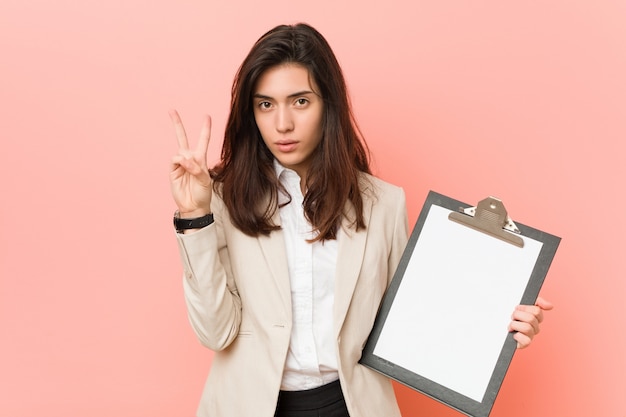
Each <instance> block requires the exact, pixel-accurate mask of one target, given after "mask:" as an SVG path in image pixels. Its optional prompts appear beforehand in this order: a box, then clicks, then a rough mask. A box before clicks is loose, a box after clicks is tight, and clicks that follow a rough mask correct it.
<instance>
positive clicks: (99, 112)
mask: <svg viewBox="0 0 626 417" xmlns="http://www.w3.org/2000/svg"><path fill="white" fill-rule="evenodd" d="M227 3H228V5H226V4H227ZM370 4H371V5H367V3H364V2H360V1H355V0H350V1H337V0H333V1H326V0H321V1H309V2H293V1H266V2H256V1H251V0H248V1H245V2H243V1H242V2H239V3H237V2H230V3H229V2H226V1H224V2H213V4H211V3H209V2H207V1H204V2H201V1H198V0H182V1H165V0H150V1H148V0H107V1H93V0H85V1H81V2H77V1H69V0H56V1H46V0H3V1H2V2H1V3H0V99H1V100H0V135H1V137H2V147H1V149H2V151H1V154H2V158H1V159H2V163H0V181H1V188H0V193H1V199H2V200H1V205H0V212H1V215H0V338H1V339H0V416H7V417H31V416H33V417H34V416H44V415H45V416H48V417H57V416H58V417H61V416H63V417H67V416H90V417H101V416H102V417H104V416H107V417H108V416H124V417H127V416H128V417H130V416H137V417H144V416H163V417H165V416H192V415H193V413H194V411H195V408H196V404H197V401H198V399H199V396H200V390H201V388H202V384H203V381H204V378H205V376H206V373H207V370H208V368H209V365H210V358H211V355H210V354H209V352H208V351H206V350H205V349H203V348H202V347H200V346H199V344H198V343H197V342H196V341H195V339H194V336H193V335H192V331H191V329H190V327H189V326H188V324H187V319H186V313H185V309H184V304H183V298H182V289H181V282H180V280H181V278H180V272H181V267H180V265H179V262H178V258H177V253H176V246H175V240H174V237H173V235H172V233H173V231H172V226H171V220H170V219H171V215H172V212H173V210H174V205H173V203H172V201H171V198H170V195H169V189H168V177H167V169H168V162H169V158H170V156H171V155H172V153H173V152H174V151H175V147H176V141H175V137H174V135H173V131H172V128H171V126H170V122H169V119H168V117H167V110H168V109H169V108H171V107H176V108H177V109H179V111H180V112H181V114H182V116H183V119H184V120H185V121H186V123H187V127H188V130H189V131H190V132H193V136H194V137H195V134H196V132H197V131H198V130H199V127H200V123H201V116H202V114H203V113H205V112H208V113H211V114H212V115H213V120H214V130H213V132H214V135H213V137H214V138H217V139H215V140H214V141H213V143H212V145H211V148H210V153H211V155H212V156H213V157H214V159H215V158H216V157H217V155H218V152H219V149H220V143H219V142H220V141H219V137H220V135H221V132H223V128H224V123H225V117H226V111H227V108H228V101H229V89H230V83H231V80H232V77H233V75H234V72H235V70H236V68H237V66H238V65H239V63H240V62H241V60H242V59H243V57H244V56H245V54H246V53H247V51H248V49H249V48H250V46H251V45H252V43H253V42H254V40H256V39H257V38H258V36H260V35H261V34H262V33H263V32H264V31H265V30H267V29H269V28H270V27H272V26H274V25H276V24H278V23H283V22H288V23H294V22H297V21H306V22H309V23H311V24H313V25H314V26H316V27H317V28H318V29H319V30H320V31H321V32H322V33H323V34H324V35H325V36H326V37H327V38H328V40H329V42H330V43H331V45H333V47H334V49H335V52H336V53H337V55H338V57H339V59H340V61H341V63H342V65H343V67H344V70H345V73H346V76H347V78H348V82H349V86H350V89H351V92H352V98H353V101H354V106H355V111H356V113H357V116H358V118H359V120H360V122H361V127H362V129H363V131H364V133H365V134H366V136H367V138H368V140H369V143H370V145H371V149H372V151H373V153H374V155H375V163H376V165H375V168H376V172H377V173H378V174H379V175H380V176H381V177H383V178H384V179H387V180H389V181H391V182H394V183H396V184H399V185H401V186H403V187H404V188H405V190H406V192H407V196H408V204H409V207H408V208H409V214H410V221H411V223H413V222H414V221H415V219H416V217H417V213H418V210H419V208H420V207H421V204H422V203H423V200H424V198H425V196H426V193H427V191H428V190H429V189H433V190H436V191H439V192H442V193H444V194H448V195H450V196H453V197H456V198H458V199H461V200H464V201H467V202H469V203H472V202H476V201H478V200H479V199H481V198H483V197H485V196H487V195H496V196H498V197H500V198H502V199H503V200H504V202H505V204H506V206H507V208H508V209H509V211H510V213H511V215H512V217H513V218H514V219H516V220H517V221H519V222H522V223H525V224H528V225H532V226H535V227H537V228H541V229H545V230H546V231H549V232H551V233H553V234H557V235H559V236H561V237H562V238H563V241H562V244H561V247H560V249H559V252H558V253H557V256H556V259H555V261H554V263H553V267H552V269H551V271H550V273H549V275H548V279H547V281H546V284H545V286H544V289H543V291H542V295H544V296H545V297H546V298H548V299H549V300H551V301H553V302H554V303H555V304H556V309H555V310H554V311H553V312H551V313H550V314H549V315H548V318H547V321H546V323H545V325H544V326H543V330H544V331H543V332H542V334H541V335H540V336H539V337H538V339H537V340H536V342H535V344H534V346H532V347H531V348H530V349H528V350H525V351H520V352H518V353H517V354H516V357H515V358H514V361H513V363H512V366H511V368H510V372H509V374H508V375H507V377H506V379H505V382H504V385H503V387H502V390H501V393H500V396H499V397H498V400H497V401H496V405H495V407H494V410H493V413H492V415H493V416H494V417H496V416H500V417H504V416H506V417H521V416H539V417H542V416H568V417H572V416H574V417H576V416H588V415H594V416H624V415H625V413H626V407H625V406H624V402H623V392H624V387H625V384H624V375H626V354H625V353H624V352H626V332H625V326H624V316H625V314H624V308H623V306H624V296H625V295H626V284H625V282H626V280H625V279H624V278H625V275H626V274H625V272H626V267H625V266H624V255H623V253H622V250H621V249H622V248H624V246H625V245H624V243H623V238H624V235H626V226H625V225H626V222H625V221H624V220H623V219H622V217H623V216H622V214H621V213H622V212H623V210H624V207H626V197H625V196H624V180H625V179H626V169H625V168H624V161H623V160H624V157H623V154H624V144H623V142H624V140H625V139H626V98H625V97H626V81H625V77H624V74H626V25H625V24H624V22H625V21H626V3H625V2H624V1H622V0H600V1H591V0H554V1H542V2H538V1H527V2H513V1H471V2H469V1H458V2H455V1H430V2H426V1H404V2H396V1H393V0H392V1H385V2H382V3H374V2H371V3H370ZM397 392H398V395H399V399H400V402H401V407H402V409H403V411H404V414H405V415H406V416H417V415H428V416H436V417H444V416H451V417H452V416H458V415H459V414H458V413H457V412H455V411H452V410H450V409H448V408H446V407H444V406H442V405H440V404H438V403H436V402H435V401H433V400H430V399H428V398H426V397H424V396H422V395H420V394H418V393H415V392H413V391H410V390H408V389H406V388H403V387H401V386H397ZM418 410H423V414H419V412H418ZM355 417H357V416H355Z"/></svg>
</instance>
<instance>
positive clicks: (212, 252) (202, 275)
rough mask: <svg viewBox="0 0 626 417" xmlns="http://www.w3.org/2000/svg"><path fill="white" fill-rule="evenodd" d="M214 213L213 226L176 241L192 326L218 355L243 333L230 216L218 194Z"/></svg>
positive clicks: (201, 339) (212, 207)
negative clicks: (226, 225)
mask: <svg viewBox="0 0 626 417" xmlns="http://www.w3.org/2000/svg"><path fill="white" fill-rule="evenodd" d="M211 209H212V211H213V215H214V218H215V222H214V223H213V224H211V225H209V226H207V227H205V228H203V229H201V230H198V231H196V232H195V233H190V234H179V233H176V237H177V242H178V248H179V253H180V259H181V262H182V265H183V271H184V276H183V289H184V295H185V302H186V304H187V315H188V317H189V322H190V323H191V326H192V328H193V330H194V332H195V334H196V336H197V337H198V340H199V341H200V343H201V344H202V345H204V346H206V347H208V348H209V349H211V350H215V351H217V350H222V349H224V348H226V347H227V346H228V345H230V343H232V341H233V340H234V339H235V337H237V334H238V333H239V326H240V324H241V299H240V297H239V293H238V291H237V286H236V284H235V281H234V279H233V274H232V270H231V267H230V258H229V255H228V246H227V244H226V238H225V234H224V221H225V220H224V216H225V215H227V213H226V211H225V208H224V206H223V204H221V200H220V199H219V197H218V196H217V195H215V194H214V197H213V201H212V203H211ZM226 221H228V220H226Z"/></svg>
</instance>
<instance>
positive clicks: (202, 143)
mask: <svg viewBox="0 0 626 417" xmlns="http://www.w3.org/2000/svg"><path fill="white" fill-rule="evenodd" d="M210 141H211V116H209V115H208V114H207V115H206V116H205V118H204V123H203V124H202V130H201V131H200V140H199V141H198V149H197V153H198V154H199V155H202V156H203V157H204V158H203V159H202V160H203V161H206V155H207V151H208V149H209V142H210Z"/></svg>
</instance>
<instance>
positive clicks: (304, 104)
mask: <svg viewBox="0 0 626 417" xmlns="http://www.w3.org/2000/svg"><path fill="white" fill-rule="evenodd" d="M312 82H313V81H312V80H309V72H308V70H307V69H306V68H304V67H303V66H301V65H298V64H281V65H278V66H275V67H272V68H269V69H268V70H266V71H265V72H264V73H263V74H262V75H261V77H259V80H258V82H257V85H256V88H255V90H254V94H253V97H252V100H253V106H254V118H255V120H256V124H257V126H258V128H259V131H260V132H261V136H262V137H263V141H264V142H265V145H266V146H267V147H268V148H269V150H270V152H272V155H274V157H275V158H276V159H277V160H278V162H280V163H281V165H283V166H284V167H285V168H290V169H293V170H294V171H296V172H297V173H298V175H299V176H300V178H301V179H302V180H305V179H306V174H307V172H308V169H309V167H310V165H311V160H312V156H313V154H314V152H315V150H316V149H317V146H318V145H319V143H320V142H321V140H322V115H323V112H324V103H323V101H322V98H321V97H320V96H319V95H318V94H319V93H318V89H317V86H316V85H315V84H314V83H313V85H312V84H311V83H312Z"/></svg>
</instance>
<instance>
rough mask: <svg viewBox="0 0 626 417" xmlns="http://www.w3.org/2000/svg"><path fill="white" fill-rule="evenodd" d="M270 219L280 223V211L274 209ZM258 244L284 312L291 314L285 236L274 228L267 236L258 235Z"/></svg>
mask: <svg viewBox="0 0 626 417" xmlns="http://www.w3.org/2000/svg"><path fill="white" fill-rule="evenodd" d="M272 221H273V222H274V224H277V225H280V213H279V212H278V210H276V213H275V214H274V216H273V218H272ZM258 241H259V245H260V246H261V252H262V253H263V257H264V258H265V262H266V264H267V266H268V268H269V270H270V272H271V273H272V275H273V277H274V282H275V283H276V287H277V290H278V292H279V293H280V297H281V298H282V300H283V304H284V306H285V309H286V312H287V314H288V315H289V316H291V284H290V282H289V266H288V265H287V256H286V254H285V238H284V236H283V231H282V230H275V231H273V232H271V233H270V234H269V236H259V237H258Z"/></svg>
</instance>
